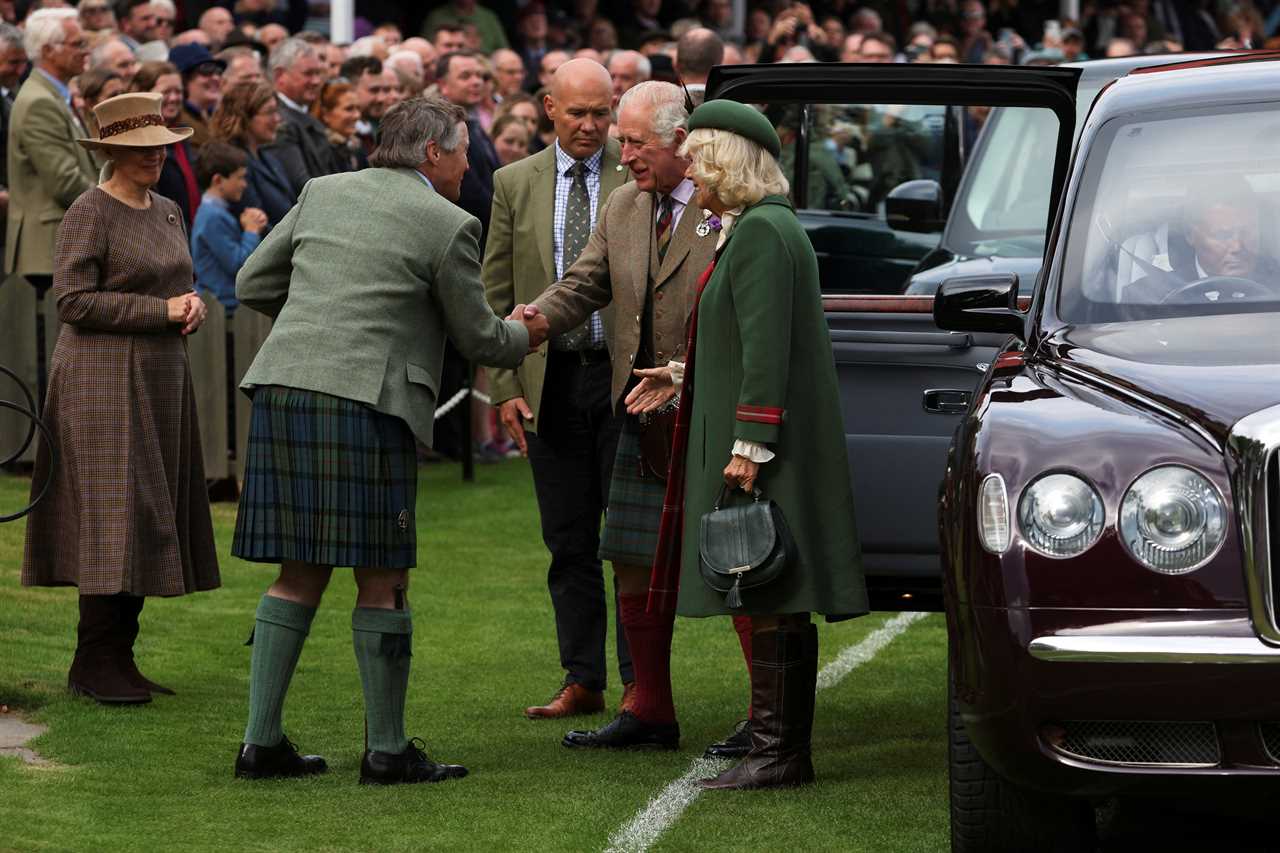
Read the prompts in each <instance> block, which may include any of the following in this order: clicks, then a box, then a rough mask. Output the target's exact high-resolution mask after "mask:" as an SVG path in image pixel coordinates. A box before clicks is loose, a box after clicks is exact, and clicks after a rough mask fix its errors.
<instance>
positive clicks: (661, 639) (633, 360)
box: [530, 81, 716, 749]
mask: <svg viewBox="0 0 1280 853" xmlns="http://www.w3.org/2000/svg"><path fill="white" fill-rule="evenodd" d="M687 118H688V112H687V111H686V107H685V100H684V93H683V92H681V90H680V89H679V88H678V87H676V86H673V85H672V84H670V83H662V82H658V81H647V82H644V83H641V84H640V85H638V86H635V87H634V88H632V89H630V90H628V91H627V92H626V94H625V95H623V98H622V100H621V101H620V102H619V110H618V131H619V142H620V143H621V146H622V165H624V166H626V167H627V168H629V169H630V170H631V175H632V177H633V178H634V179H635V180H634V181H633V182H632V183H629V184H627V185H625V186H623V187H621V188H619V189H617V190H615V191H614V193H613V194H612V195H610V196H609V199H608V201H607V202H606V203H605V205H604V207H603V209H602V210H601V211H600V215H599V217H598V221H597V224H596V229H595V232H594V233H593V234H592V235H591V239H590V241H588V243H587V247H586V248H585V249H584V250H583V252H582V254H581V255H579V256H578V260H577V262H576V263H574V264H573V266H572V267H570V268H569V269H568V271H566V272H565V273H564V275H563V277H562V278H561V279H560V281H558V282H557V283H556V284H554V285H552V286H551V287H550V288H549V289H548V290H547V291H546V292H545V293H543V294H542V295H541V296H539V297H538V298H537V300H535V302H534V303H532V304H531V306H530V308H531V309H532V308H535V307H536V308H537V309H538V310H539V311H541V312H542V313H543V314H544V315H545V316H546V318H547V319H548V320H549V321H550V326H551V333H552V335H553V336H554V335H561V334H564V333H566V332H569V331H570V330H572V329H573V328H575V327H576V326H578V325H580V324H581V323H583V322H585V321H586V320H587V319H588V318H589V317H590V316H591V314H592V313H593V312H595V311H599V310H600V309H602V308H604V307H605V306H606V305H611V306H612V309H613V316H612V322H611V324H610V328H609V335H608V340H609V351H610V356H611V358H612V360H613V371H612V373H613V376H612V382H611V387H610V400H611V402H612V404H613V406H614V409H615V411H618V407H619V406H620V404H621V402H622V399H623V398H624V397H625V396H626V393H627V391H628V389H630V388H631V387H633V386H634V384H635V381H636V380H635V379H634V377H633V375H632V371H633V370H634V369H637V368H642V367H650V366H653V365H665V364H666V363H667V362H668V361H670V360H672V359H675V360H683V354H684V350H685V330H686V323H687V321H688V319H689V313H690V311H691V310H692V309H693V302H694V295H695V293H694V290H695V286H696V284H697V279H698V277H699V276H700V275H701V274H702V272H703V270H705V269H706V268H707V266H708V264H709V263H710V262H711V258H712V255H713V253H714V250H715V243H716V237H715V234H714V232H712V231H709V230H707V229H699V228H698V225H699V224H700V222H701V220H702V215H701V212H700V211H699V210H697V209H696V208H694V209H689V205H690V203H691V202H692V201H693V196H694V187H693V182H692V181H690V180H688V179H687V178H686V177H685V170H686V169H687V168H688V165H689V164H688V161H686V160H685V159H684V158H682V157H680V156H679V154H678V153H677V152H678V151H679V148H680V144H681V143H682V142H683V141H684V138H685V129H684V123H685V120H686V119H687ZM640 429H641V423H640V420H639V418H637V417H633V416H630V415H627V416H625V417H624V418H623V426H622V434H621V437H620V438H619V441H618V453H617V456H616V457H615V459H614V465H613V476H612V479H611V481H610V486H609V499H608V500H609V503H608V512H607V514H606V516H605V530H604V535H603V537H602V541H601V545H600V555H601V557H603V558H605V559H608V560H610V561H611V562H612V563H613V570H614V578H615V581H616V583H617V586H618V590H619V600H620V601H619V603H620V610H621V621H622V623H623V627H624V629H625V631H626V633H627V641H628V643H629V645H630V648H631V657H632V661H633V665H634V668H635V676H636V681H635V685H636V686H635V693H634V696H633V698H632V700H631V703H630V705H629V707H627V708H625V709H624V710H623V711H622V712H621V713H620V714H619V715H618V716H617V717H616V718H615V719H614V720H613V721H612V722H610V723H609V724H607V725H605V726H604V727H603V728H601V729H598V730H597V731H592V732H583V731H573V732H569V733H568V734H567V735H566V736H565V739H564V745H565V746H568V747H586V748H607V749H619V748H629V747H636V746H654V747H659V748H665V749H675V748H677V746H678V745H679V740H680V729H679V726H678V725H677V724H676V717H675V707H674V704H673V702H672V698H671V671H670V658H671V631H672V624H673V621H674V620H673V619H672V618H671V616H670V615H669V614H668V615H665V616H659V615H656V614H650V613H648V612H646V607H645V605H646V603H647V598H648V589H649V574H650V569H651V567H652V565H653V557H654V553H655V550H656V548H657V540H658V526H659V523H660V521H661V516H662V502H663V498H664V496H665V492H666V484H665V479H664V478H665V473H666V465H665V464H664V463H662V462H659V465H658V467H660V468H661V472H656V471H653V470H652V469H651V467H650V466H647V465H645V466H642V461H643V462H647V461H648V459H647V458H645V459H642V454H641V450H640V447H641V444H640Z"/></svg>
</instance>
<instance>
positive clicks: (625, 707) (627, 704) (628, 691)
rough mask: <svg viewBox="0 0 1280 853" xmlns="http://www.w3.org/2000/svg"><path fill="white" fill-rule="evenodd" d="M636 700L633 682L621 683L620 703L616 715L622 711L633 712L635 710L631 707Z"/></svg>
mask: <svg viewBox="0 0 1280 853" xmlns="http://www.w3.org/2000/svg"><path fill="white" fill-rule="evenodd" d="M635 700H636V683H635V682H634V681H627V682H623V685H622V701H621V702H619V703H618V713H619V714H621V713H622V712H623V711H631V712H633V713H634V712H635V710H636V709H635V708H633V707H631V705H632V703H633V702H635Z"/></svg>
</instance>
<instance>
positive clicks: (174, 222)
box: [169, 213, 178, 225]
mask: <svg viewBox="0 0 1280 853" xmlns="http://www.w3.org/2000/svg"><path fill="white" fill-rule="evenodd" d="M169 224H170V225H177V224H178V217H176V216H174V215H173V214H172V213H170V214H169Z"/></svg>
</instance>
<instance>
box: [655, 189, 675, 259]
mask: <svg viewBox="0 0 1280 853" xmlns="http://www.w3.org/2000/svg"><path fill="white" fill-rule="evenodd" d="M674 213H675V205H674V204H673V203H672V201H671V196H669V195H664V196H663V197H662V201H661V203H660V204H659V213H658V223H657V225H656V226H655V227H656V228H657V236H658V262H659V263H661V262H662V260H663V259H664V258H665V257H666V256H667V247H668V246H670V245H671V219H672V217H673V215H674Z"/></svg>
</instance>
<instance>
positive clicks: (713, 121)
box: [689, 98, 782, 157]
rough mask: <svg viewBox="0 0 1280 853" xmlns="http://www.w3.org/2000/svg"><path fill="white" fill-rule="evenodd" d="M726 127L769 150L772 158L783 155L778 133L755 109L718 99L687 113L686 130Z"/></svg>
mask: <svg viewBox="0 0 1280 853" xmlns="http://www.w3.org/2000/svg"><path fill="white" fill-rule="evenodd" d="M703 128H706V129H708V130H727V131H729V132H730V133H736V134H738V135H739V136H743V137H746V138H747V139H750V140H751V141H752V142H754V143H756V144H757V145H759V146H760V147H761V148H763V149H764V150H766V151H768V152H769V153H770V154H772V155H773V156H774V157H778V156H780V155H781V154H782V143H781V142H780V141H779V140H778V132H777V131H776V130H774V129H773V125H772V124H770V123H769V120H768V119H767V118H765V117H764V115H762V114H761V113H760V112H759V111H758V110H755V109H753V108H752V107H749V106H747V105H746V104H740V103H738V102H737V101H730V100H727V99H723V98H718V99H716V100H714V101H707V102H706V103H704V104H702V105H701V106H699V107H698V108H697V109H695V110H694V111H693V113H692V115H690V116H689V130H701V129H703Z"/></svg>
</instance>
